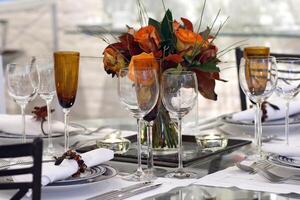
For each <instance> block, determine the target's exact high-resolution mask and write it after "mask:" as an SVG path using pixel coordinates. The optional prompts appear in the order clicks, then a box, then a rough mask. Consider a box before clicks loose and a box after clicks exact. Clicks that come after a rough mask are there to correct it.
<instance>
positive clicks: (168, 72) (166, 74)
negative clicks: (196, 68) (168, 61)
mask: <svg viewBox="0 0 300 200" xmlns="http://www.w3.org/2000/svg"><path fill="white" fill-rule="evenodd" d="M189 74H191V75H193V74H196V73H195V72H193V71H190V70H182V71H175V70H172V71H164V73H163V75H164V76H170V75H172V76H180V75H189Z"/></svg>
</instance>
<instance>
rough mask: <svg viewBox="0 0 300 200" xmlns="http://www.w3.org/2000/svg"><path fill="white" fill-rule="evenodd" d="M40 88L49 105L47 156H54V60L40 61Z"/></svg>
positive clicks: (42, 96) (40, 92) (41, 94)
mask: <svg viewBox="0 0 300 200" xmlns="http://www.w3.org/2000/svg"><path fill="white" fill-rule="evenodd" d="M37 63H38V73H39V80H40V84H39V88H38V95H39V96H40V97H41V98H42V99H43V100H44V101H45V102H46V105H47V123H48V133H47V134H48V147H47V150H46V155H49V156H53V155H54V147H53V142H52V123H51V102H52V100H53V97H54V95H55V81H54V66H53V65H54V64H53V60H52V59H38V60H37Z"/></svg>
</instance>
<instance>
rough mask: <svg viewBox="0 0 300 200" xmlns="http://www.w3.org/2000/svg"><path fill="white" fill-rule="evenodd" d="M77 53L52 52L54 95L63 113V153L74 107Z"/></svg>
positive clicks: (67, 144) (67, 145)
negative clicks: (71, 111) (70, 114)
mask: <svg viewBox="0 0 300 200" xmlns="http://www.w3.org/2000/svg"><path fill="white" fill-rule="evenodd" d="M79 57H80V54H79V52H75V51H57V52H54V74H55V86H56V94H57V98H58V101H59V104H60V106H61V107H63V112H64V123H65V127H64V132H65V145H64V147H65V151H67V150H69V146H70V138H69V130H68V123H69V113H70V109H71V107H72V106H73V105H74V102H75V98H76V93H77V86H78V73H79Z"/></svg>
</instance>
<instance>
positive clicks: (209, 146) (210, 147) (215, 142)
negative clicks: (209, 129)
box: [195, 133, 228, 152]
mask: <svg viewBox="0 0 300 200" xmlns="http://www.w3.org/2000/svg"><path fill="white" fill-rule="evenodd" d="M195 138H196V142H197V144H198V145H199V146H200V148H201V150H202V151H210V152H214V151H218V150H221V149H224V148H225V147H226V146H227V143H228V139H227V138H226V137H225V136H224V135H223V134H220V133H208V134H203V135H197V136H195Z"/></svg>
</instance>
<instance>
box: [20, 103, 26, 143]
mask: <svg viewBox="0 0 300 200" xmlns="http://www.w3.org/2000/svg"><path fill="white" fill-rule="evenodd" d="M20 107H21V114H22V143H26V132H25V130H26V123H25V120H26V119H25V108H26V104H20Z"/></svg>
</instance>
